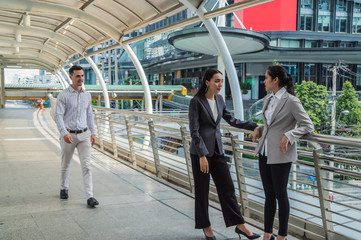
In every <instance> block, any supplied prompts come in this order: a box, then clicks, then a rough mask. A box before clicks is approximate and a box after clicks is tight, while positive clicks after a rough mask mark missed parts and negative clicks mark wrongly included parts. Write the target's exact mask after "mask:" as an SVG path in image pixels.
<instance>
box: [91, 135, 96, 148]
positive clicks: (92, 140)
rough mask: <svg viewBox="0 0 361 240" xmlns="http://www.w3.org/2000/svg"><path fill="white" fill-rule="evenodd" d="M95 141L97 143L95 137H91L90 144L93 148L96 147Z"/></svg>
mask: <svg viewBox="0 0 361 240" xmlns="http://www.w3.org/2000/svg"><path fill="white" fill-rule="evenodd" d="M95 141H96V137H95V135H91V136H90V143H91V144H92V146H93V145H94V143H95Z"/></svg>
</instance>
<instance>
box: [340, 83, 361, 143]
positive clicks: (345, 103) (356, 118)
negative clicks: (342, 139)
mask: <svg viewBox="0 0 361 240" xmlns="http://www.w3.org/2000/svg"><path fill="white" fill-rule="evenodd" d="M345 110H348V111H349V114H348V115H346V114H344V113H342V111H345ZM340 114H341V115H340ZM338 119H339V121H338V124H341V126H344V127H346V126H350V125H358V126H360V125H361V105H360V103H359V102H358V100H357V96H356V91H355V89H354V87H353V86H352V84H351V83H350V82H349V81H346V82H345V83H344V84H343V86H342V95H341V96H340V97H338V98H337V103H336V120H338ZM360 129H361V128H354V129H344V130H342V133H340V134H341V135H343V136H353V135H357V136H359V135H360V132H359V131H357V130H360Z"/></svg>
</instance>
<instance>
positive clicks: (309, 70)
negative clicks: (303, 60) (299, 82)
mask: <svg viewBox="0 0 361 240" xmlns="http://www.w3.org/2000/svg"><path fill="white" fill-rule="evenodd" d="M304 74H305V75H304V80H306V81H312V82H316V67H315V64H313V63H309V64H305V70H304Z"/></svg>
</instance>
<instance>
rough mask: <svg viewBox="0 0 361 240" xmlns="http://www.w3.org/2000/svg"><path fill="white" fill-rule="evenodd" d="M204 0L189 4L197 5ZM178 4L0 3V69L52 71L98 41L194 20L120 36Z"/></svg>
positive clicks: (158, 0) (247, 1)
mask: <svg viewBox="0 0 361 240" xmlns="http://www.w3.org/2000/svg"><path fill="white" fill-rule="evenodd" d="M204 1H205V0H189V2H191V3H192V4H193V5H194V6H196V7H199V6H200V5H201V4H202V3H203V2H204ZM269 1H272V0H244V1H242V2H239V3H236V4H233V5H230V6H227V7H224V8H222V9H216V10H214V11H211V12H208V13H207V15H206V17H207V18H211V17H215V16H218V15H222V14H226V13H229V12H233V11H236V10H239V9H242V8H246V7H250V6H254V5H258V4H261V3H265V2H269ZM185 9H186V7H185V6H184V5H183V4H181V3H180V2H179V1H178V0H88V1H85V0H62V1H58V0H39V1H35V0H0V67H4V66H9V65H18V66H21V67H24V68H41V69H46V70H48V71H52V72H53V71H54V70H56V69H58V68H60V67H62V66H64V65H67V64H68V61H69V59H70V58H71V57H73V56H74V55H76V54H80V55H84V54H85V51H86V50H87V49H90V48H92V47H94V46H96V45H99V44H100V43H103V42H107V41H109V40H114V41H115V42H117V43H119V44H117V45H114V48H115V47H118V46H121V45H122V44H123V43H124V44H125V43H127V44H128V43H131V42H134V41H138V40H139V39H142V38H145V37H149V36H152V35H155V34H159V33H160V32H165V31H169V30H171V29H175V28H177V27H181V26H185V25H188V24H191V23H194V22H198V21H199V18H198V17H193V18H190V19H187V20H184V21H182V22H178V23H175V24H173V25H171V26H166V27H164V28H162V29H158V30H155V31H153V32H150V33H147V34H143V35H141V36H138V37H135V38H133V39H131V40H129V39H128V40H126V41H123V39H122V37H123V36H124V35H127V34H129V33H132V32H134V31H136V30H139V29H141V28H144V27H146V26H148V25H150V24H153V23H155V22H158V21H160V20H163V19H165V18H167V17H170V16H172V15H174V14H176V13H178V12H181V11H183V10H185Z"/></svg>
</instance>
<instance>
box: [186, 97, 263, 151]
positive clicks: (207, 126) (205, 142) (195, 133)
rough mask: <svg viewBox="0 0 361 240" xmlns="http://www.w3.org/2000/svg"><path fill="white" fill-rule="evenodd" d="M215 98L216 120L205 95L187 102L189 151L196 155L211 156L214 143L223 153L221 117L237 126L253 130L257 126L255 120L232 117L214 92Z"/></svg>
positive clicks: (220, 98)
mask: <svg viewBox="0 0 361 240" xmlns="http://www.w3.org/2000/svg"><path fill="white" fill-rule="evenodd" d="M215 100H216V103H217V109H218V117H217V119H216V120H214V118H213V113H212V110H211V108H210V106H209V104H208V101H207V99H206V97H205V96H195V97H194V98H193V99H192V100H191V102H190V104H189V112H188V118H189V130H190V133H191V137H192V141H191V145H190V153H191V154H195V155H198V156H199V157H203V156H207V157H212V156H213V154H214V151H215V146H216V144H217V146H218V149H219V151H220V153H221V154H223V147H222V139H221V137H222V135H221V131H220V122H221V118H223V119H224V120H226V122H228V124H229V125H231V126H234V127H237V128H244V129H248V130H252V131H253V130H254V129H255V128H256V127H257V123H255V122H252V121H247V122H246V121H241V120H239V119H236V118H234V117H232V115H231V113H230V112H229V111H228V110H227V108H226V105H225V103H224V101H223V97H222V96H221V95H218V94H216V95H215Z"/></svg>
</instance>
